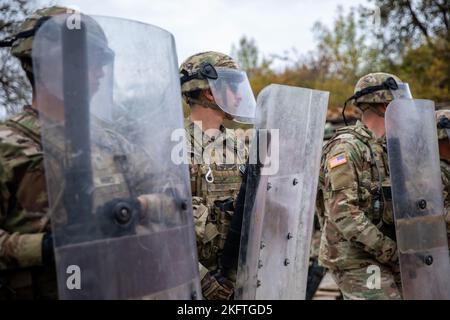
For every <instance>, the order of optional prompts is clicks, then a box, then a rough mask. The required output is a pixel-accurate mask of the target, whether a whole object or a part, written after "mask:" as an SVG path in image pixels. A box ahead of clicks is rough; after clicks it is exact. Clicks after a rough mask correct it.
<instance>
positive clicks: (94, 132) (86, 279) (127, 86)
mask: <svg viewBox="0 0 450 320" xmlns="http://www.w3.org/2000/svg"><path fill="white" fill-rule="evenodd" d="M33 67H34V73H35V83H36V94H37V106H38V109H39V113H40V120H41V122H42V143H43V148H44V159H45V171H46V177H47V189H48V196H49V206H50V209H49V216H50V218H51V222H52V233H53V237H54V243H55V259H56V265H57V275H58V289H59V297H60V298H61V299H193V298H196V297H198V298H200V297H201V291H200V286H199V279H198V262H197V250H196V243H195V234H194V226H193V216H192V205H191V200H190V194H191V191H190V184H189V172H188V167H187V161H182V162H183V163H184V164H182V165H176V164H175V162H174V159H172V157H171V154H172V149H173V148H174V147H175V144H177V145H179V144H181V145H185V143H184V141H178V142H177V141H172V140H171V135H172V134H173V133H174V131H175V130H182V132H184V131H183V115H182V107H181V100H180V86H179V75H178V68H177V59H176V51H175V44H174V40H173V37H172V35H171V34H170V33H168V32H167V31H164V30H162V29H159V28H157V27H154V26H151V25H147V24H143V23H137V22H133V21H129V20H123V19H116V18H107V17H97V16H92V17H91V16H85V15H77V14H74V15H62V16H57V17H54V18H52V19H50V20H48V21H47V22H45V23H44V25H43V26H42V27H41V28H40V29H39V31H38V32H37V34H36V37H35V40H34V47H33ZM180 157H185V155H184V154H183V155H180ZM177 162H178V163H179V162H180V161H177Z"/></svg>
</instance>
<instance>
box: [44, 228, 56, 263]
mask: <svg viewBox="0 0 450 320" xmlns="http://www.w3.org/2000/svg"><path fill="white" fill-rule="evenodd" d="M54 263H55V251H54V249H53V236H52V234H51V233H49V232H47V233H45V234H44V237H43V238H42V264H43V265H44V266H51V265H53V264H54Z"/></svg>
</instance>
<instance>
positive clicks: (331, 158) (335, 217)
mask: <svg viewBox="0 0 450 320" xmlns="http://www.w3.org/2000/svg"><path fill="white" fill-rule="evenodd" d="M362 161H363V159H362V157H361V156H360V155H359V152H358V150H355V149H354V147H353V146H352V145H350V144H348V143H341V144H337V145H335V146H334V147H333V148H332V149H331V150H330V153H329V154H328V155H327V157H326V162H325V166H326V168H325V170H327V172H326V175H325V179H326V180H327V181H325V183H326V185H327V192H328V193H329V194H330V196H329V197H328V199H326V200H325V206H326V207H328V210H327V214H328V215H329V217H328V218H329V220H330V221H331V223H333V224H334V225H335V226H336V228H337V229H338V230H339V231H340V232H341V234H342V235H343V237H344V238H345V239H346V240H348V241H351V242H355V243H357V244H359V245H360V246H361V247H362V248H363V249H364V250H365V251H366V252H368V253H370V254H371V255H373V256H374V257H375V259H377V260H378V261H379V262H381V263H390V262H393V261H395V260H396V257H397V246H396V243H395V242H394V241H393V240H392V239H390V238H389V237H387V236H385V235H384V234H383V233H382V232H381V231H380V230H379V229H378V228H377V227H376V225H375V224H373V223H372V221H371V220H370V219H369V218H368V217H367V215H366V214H365V212H364V208H361V207H360V204H359V200H360V199H359V190H358V187H359V183H360V175H359V171H360V170H361V168H362Z"/></svg>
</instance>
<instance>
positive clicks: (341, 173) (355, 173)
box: [317, 74, 401, 299]
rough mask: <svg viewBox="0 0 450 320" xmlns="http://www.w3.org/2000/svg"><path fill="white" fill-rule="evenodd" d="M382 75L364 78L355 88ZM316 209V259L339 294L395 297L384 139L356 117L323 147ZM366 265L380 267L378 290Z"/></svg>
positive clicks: (376, 97)
mask: <svg viewBox="0 0 450 320" xmlns="http://www.w3.org/2000/svg"><path fill="white" fill-rule="evenodd" d="M385 78H386V75H385V74H370V75H368V76H366V77H363V78H362V79H361V80H360V81H359V82H358V84H357V86H356V89H355V92H357V91H360V90H361V89H362V88H365V87H368V86H371V85H376V84H377V83H379V82H380V79H385ZM382 81H384V80H382ZM389 95H390V93H389V92H387V91H381V92H377V93H374V94H371V96H370V95H369V96H368V97H362V98H361V100H358V101H357V103H367V104H368V103H371V102H372V103H377V102H388V101H389V100H392V99H393V98H392V96H390V97H389ZM368 107H370V105H369V106H368ZM317 207H318V216H319V221H320V224H321V227H322V237H321V240H320V252H319V262H320V264H321V265H323V266H325V267H327V268H329V269H330V271H331V272H332V275H333V277H334V279H335V281H336V283H337V284H338V286H339V289H340V290H341V291H342V294H343V296H344V298H345V299H400V298H401V286H400V273H399V268H398V258H397V246H396V242H395V229H394V218H393V209H392V203H391V191H390V179H389V167H388V158H387V149H386V139H385V137H382V138H377V137H376V136H375V135H374V134H373V133H372V132H371V131H370V130H369V129H368V128H367V127H366V126H365V125H364V124H362V123H361V122H359V121H358V122H357V123H356V125H354V126H349V127H345V128H341V129H339V130H337V132H336V134H335V135H334V137H333V138H331V139H330V141H329V142H328V143H327V144H326V145H325V146H324V149H323V155H322V160H321V171H320V177H319V192H318V201H317ZM369 266H377V267H379V270H380V272H381V287H380V289H369V287H368V286H367V281H368V280H369V276H370V275H371V273H369V272H370V271H369V270H370V269H368V267H369Z"/></svg>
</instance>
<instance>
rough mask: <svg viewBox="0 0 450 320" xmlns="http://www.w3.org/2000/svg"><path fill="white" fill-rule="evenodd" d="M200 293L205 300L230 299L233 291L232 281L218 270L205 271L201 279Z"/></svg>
mask: <svg viewBox="0 0 450 320" xmlns="http://www.w3.org/2000/svg"><path fill="white" fill-rule="evenodd" d="M201 285H202V293H203V297H204V298H205V299H206V300H231V296H232V295H233V293H234V285H233V283H232V282H231V281H230V280H228V279H226V278H225V277H223V276H222V275H221V274H220V272H219V273H216V274H213V273H211V272H209V273H207V274H206V275H205V276H204V277H203V279H202V281H201Z"/></svg>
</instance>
